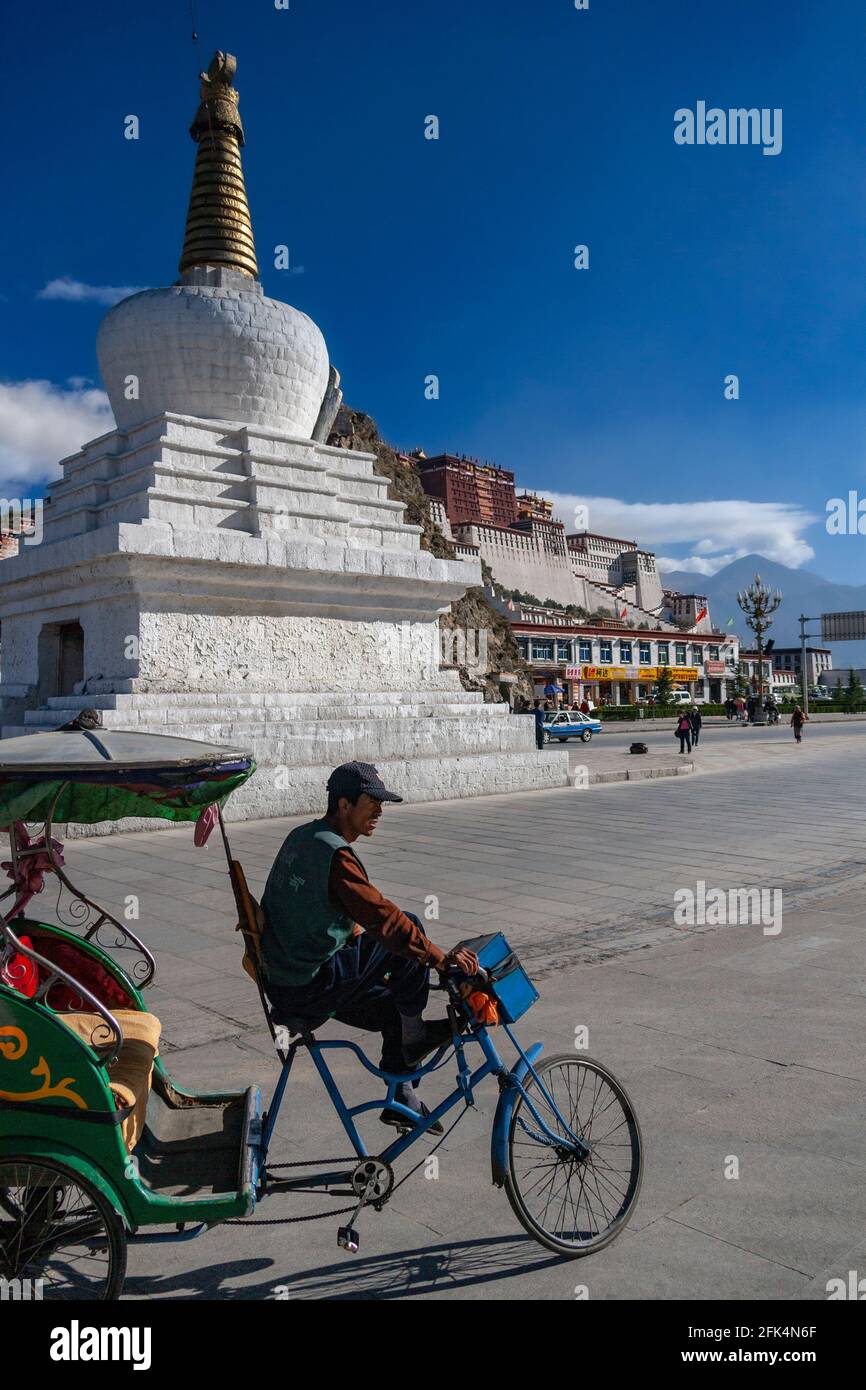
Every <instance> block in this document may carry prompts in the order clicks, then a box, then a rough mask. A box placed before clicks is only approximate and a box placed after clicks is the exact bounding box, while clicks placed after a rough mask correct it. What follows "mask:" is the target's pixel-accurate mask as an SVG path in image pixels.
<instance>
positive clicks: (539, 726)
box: [533, 700, 544, 748]
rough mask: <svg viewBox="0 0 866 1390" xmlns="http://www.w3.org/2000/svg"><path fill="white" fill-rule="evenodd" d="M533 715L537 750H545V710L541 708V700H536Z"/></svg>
mask: <svg viewBox="0 0 866 1390" xmlns="http://www.w3.org/2000/svg"><path fill="white" fill-rule="evenodd" d="M533 714H534V715H535V746H536V748H543V747H544V710H543V709H542V708H541V701H540V700H536V702H535V705H534V706H533Z"/></svg>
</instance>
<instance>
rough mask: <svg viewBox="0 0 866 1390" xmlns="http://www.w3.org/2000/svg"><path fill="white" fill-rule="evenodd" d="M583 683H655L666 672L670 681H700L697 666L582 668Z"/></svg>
mask: <svg viewBox="0 0 866 1390" xmlns="http://www.w3.org/2000/svg"><path fill="white" fill-rule="evenodd" d="M581 670H582V672H583V679H584V680H585V681H656V680H658V678H659V673H660V672H661V671H667V672H668V674H669V676H670V678H671V680H672V681H696V680H699V679H700V671H699V670H698V668H697V666H640V667H637V666H582V667H581Z"/></svg>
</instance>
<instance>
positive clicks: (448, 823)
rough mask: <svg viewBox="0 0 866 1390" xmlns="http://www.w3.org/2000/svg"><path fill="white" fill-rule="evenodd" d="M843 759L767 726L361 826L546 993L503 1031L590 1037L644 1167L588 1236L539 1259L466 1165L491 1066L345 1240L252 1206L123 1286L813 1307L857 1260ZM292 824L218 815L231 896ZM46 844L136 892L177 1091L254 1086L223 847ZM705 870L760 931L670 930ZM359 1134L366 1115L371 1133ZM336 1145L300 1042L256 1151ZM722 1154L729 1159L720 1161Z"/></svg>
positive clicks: (863, 978) (263, 1077) (487, 1103)
mask: <svg viewBox="0 0 866 1390" xmlns="http://www.w3.org/2000/svg"><path fill="white" fill-rule="evenodd" d="M813 732H814V731H813ZM864 735H866V728H864ZM864 751H866V739H864V740H863V741H861V738H860V737H854V736H849V737H848V738H846V739H845V740H844V746H842V741H841V740H839V741H837V740H836V739H835V738H834V737H833V736H832V734H831V733H830V731H829V730H828V731H827V732H826V733H821V734H819V735H817V736H815V737H814V738H813V739H812V740H810V743H809V745H808V746H804V747H803V748H802V749H795V748H794V746H793V745H792V744H789V743H787V742H786V744H785V752H786V754H787V757H784V756H782V754H781V745H780V753H779V755H778V756H774V757H773V760H772V764H768V762H767V760H766V759H763V760H758V761H755V762H754V763H750V762H749V760H748V759H745V760H741V759H740V757H739V755H738V757H737V764H738V765H737V766H736V767H735V768H733V769H732V768H731V766H730V760H729V762H728V770H727V771H715V772H706V773H704V774H703V775H696V776H693V777H686V778H676V779H669V780H651V781H647V782H644V783H638V784H635V785H633V786H628V787H626V786H607V787H597V788H595V789H594V790H593V791H592V792H591V793H587V794H585V795H583V794H581V793H580V792H579V791H576V790H574V789H571V788H568V789H562V790H556V791H547V792H537V793H528V794H524V795H521V796H516V797H487V798H482V799H478V800H474V801H461V802H452V803H435V804H426V805H420V806H400V807H391V808H389V809H388V811H387V813H386V815H385V817H384V818H383V823H382V825H381V826H380V828H379V829H378V830H377V832H376V835H375V837H374V838H373V839H372V840H371V841H369V842H368V843H366V844H364V845H363V847H362V850H361V852H362V856H363V858H364V860H365V862H366V863H367V866H368V869H369V870H370V873H371V876H372V877H373V879H374V881H376V882H377V883H378V884H379V885H380V886H381V887H382V888H383V889H384V890H385V891H386V892H388V893H389V894H390V895H392V896H393V897H395V898H396V899H397V900H398V901H399V902H401V903H402V904H403V905H404V906H405V907H407V908H410V909H412V908H414V909H416V910H421V911H422V915H423V906H424V902H425V899H427V901H428V908H429V907H432V906H433V905H434V904H433V898H432V896H431V895H435V897H436V898H437V899H438V904H437V906H438V913H439V920H438V921H436V920H430V921H429V927H428V929H429V932H430V934H431V936H434V938H435V939H437V940H438V941H440V942H441V943H442V944H443V945H444V946H446V947H447V946H450V945H452V944H453V943H454V942H456V941H458V940H459V939H461V938H462V937H466V936H472V935H476V934H479V933H481V932H487V931H493V930H495V929H497V928H502V929H504V930H505V932H506V933H507V935H508V937H509V940H510V941H511V943H512V945H514V946H515V947H516V948H517V949H518V950H519V951H520V953H521V956H522V957H523V958H524V960H525V961H526V963H527V965H528V967H529V969H530V971H531V973H532V974H533V976H534V978H535V979H536V981H537V983H538V985H539V988H540V991H541V996H542V997H541V1000H540V1002H539V1003H538V1004H537V1005H536V1006H535V1008H534V1009H533V1010H532V1011H531V1013H530V1014H529V1015H528V1016H527V1017H526V1018H525V1019H524V1020H522V1023H521V1025H519V1029H518V1031H519V1033H520V1035H521V1037H522V1038H523V1039H524V1041H533V1040H535V1038H540V1039H543V1040H544V1042H545V1050H546V1051H547V1052H548V1053H555V1052H571V1051H573V1049H574V1036H575V1028H576V1027H579V1026H586V1027H588V1029H589V1046H588V1051H589V1053H590V1055H594V1056H597V1057H599V1058H600V1059H602V1060H604V1061H605V1062H606V1063H608V1064H610V1065H611V1067H612V1068H613V1069H614V1071H615V1072H616V1073H617V1075H618V1076H619V1077H620V1078H621V1080H622V1081H623V1082H624V1084H625V1085H626V1087H627V1089H628V1091H629V1093H630V1095H631V1097H632V1100H633V1102H634V1104H635V1107H636V1109H637V1112H638V1115H639V1117H640V1120H641V1124H642V1127H643V1132H644V1141H645V1146H646V1171H645V1177H644V1186H643V1190H642V1193H641V1196H640V1201H639V1204H638V1206H637V1209H636V1212H635V1215H634V1217H633V1220H632V1222H631V1224H630V1225H629V1227H628V1228H627V1229H626V1231H625V1232H624V1233H623V1235H622V1236H621V1237H620V1238H619V1239H618V1240H617V1241H616V1242H614V1244H613V1245H612V1246H611V1247H609V1249H607V1250H605V1251H603V1252H601V1253H600V1254H599V1255H596V1256H593V1257H591V1258H590V1259H588V1260H583V1261H577V1262H563V1261H560V1260H558V1259H557V1258H555V1257H553V1256H551V1255H549V1254H548V1253H547V1252H545V1251H544V1250H542V1249H541V1248H540V1247H538V1246H536V1245H535V1244H534V1243H533V1242H532V1241H531V1240H530V1239H529V1238H528V1237H526V1236H524V1235H523V1233H522V1232H521V1231H520V1228H519V1227H518V1225H517V1222H516V1219H515V1217H514V1216H513V1214H512V1212H511V1210H510V1207H509V1206H508V1203H507V1200H506V1198H505V1196H504V1194H503V1193H501V1192H499V1191H497V1190H496V1189H494V1188H493V1187H492V1186H491V1184H490V1179H489V1161H488V1151H489V1132H490V1124H491V1120H492V1116H493V1111H494V1109H495V1104H496V1099H497V1092H496V1088H495V1086H493V1085H492V1084H491V1085H490V1086H488V1087H487V1088H486V1089H483V1090H482V1092H481V1094H480V1105H479V1109H478V1110H477V1111H475V1112H470V1113H469V1114H468V1115H467V1117H466V1118H465V1119H464V1120H463V1121H462V1122H461V1123H460V1124H459V1125H458V1127H457V1129H456V1130H455V1131H454V1134H453V1135H452V1136H451V1137H450V1138H449V1139H448V1140H446V1142H445V1144H444V1145H442V1147H441V1148H440V1149H439V1151H438V1157H439V1160H440V1163H439V1170H438V1177H425V1175H424V1171H423V1170H422V1171H420V1172H418V1173H416V1174H415V1175H414V1176H413V1177H412V1178H411V1179H410V1180H409V1182H407V1183H406V1184H405V1186H403V1187H401V1188H399V1190H398V1191H397V1192H396V1193H395V1195H394V1197H393V1199H392V1201H391V1202H390V1203H389V1205H388V1207H387V1208H386V1209H385V1211H384V1212H383V1213H382V1214H381V1215H376V1214H375V1213H369V1214H366V1215H365V1216H364V1217H363V1218H362V1221H361V1225H360V1229H361V1235H362V1246H361V1251H360V1253H359V1254H358V1255H357V1256H354V1257H351V1256H347V1255H344V1254H342V1252H339V1251H338V1250H337V1248H336V1226H337V1219H336V1218H335V1217H333V1216H329V1217H328V1219H326V1220H324V1221H316V1222H310V1223H306V1224H303V1225H298V1226H283V1225H274V1224H268V1223H270V1222H273V1221H274V1220H278V1219H279V1218H281V1217H283V1216H285V1215H289V1214H292V1215H300V1214H305V1213H307V1212H310V1211H315V1210H320V1209H321V1208H322V1206H323V1205H324V1204H325V1203H327V1201H328V1200H329V1199H327V1198H321V1197H320V1198H317V1199H316V1198H306V1197H299V1198H295V1199H286V1198H282V1197H279V1196H274V1197H273V1198H271V1199H270V1200H269V1201H268V1202H267V1203H265V1204H264V1205H263V1206H262V1207H261V1208H260V1211H259V1213H258V1216H259V1217H260V1218H261V1223H263V1224H257V1225H256V1226H255V1227H238V1226H234V1227H229V1228H222V1229H219V1230H215V1231H213V1232H210V1233H208V1234H207V1235H205V1236H203V1237H201V1238H200V1239H199V1240H196V1241H194V1242H191V1243H190V1244H186V1245H178V1246H173V1245H168V1246H144V1247H140V1248H137V1247H133V1248H132V1249H131V1251H130V1271H129V1278H128V1282H127V1294H128V1295H130V1296H133V1297H182V1298H189V1297H217V1298H250V1299H256V1298H267V1297H275V1296H280V1295H284V1294H285V1293H286V1292H287V1293H288V1295H289V1296H290V1297H292V1298H314V1297H318V1298H336V1299H344V1298H381V1299H392V1298H408V1297H427V1298H437V1299H438V1298H452V1299H453V1298H457V1299H487V1298H495V1299H522V1300H527V1299H540V1298H544V1299H563V1300H571V1299H573V1298H574V1296H575V1293H574V1291H575V1287H576V1286H577V1285H586V1286H587V1288H588V1290H589V1295H590V1297H591V1298H593V1299H599V1298H604V1299H618V1298H668V1299H690V1298H692V1299H703V1298H723V1299H747V1298H761V1299H790V1298H800V1297H805V1298H815V1299H821V1298H824V1297H826V1283H827V1280H828V1279H830V1278H833V1277H843V1278H844V1277H847V1272H848V1271H849V1270H851V1269H855V1270H859V1271H860V1274H861V1275H863V1274H866V1235H864V1230H866V1139H864V1127H866V1030H864V1028H863V1026H862V1024H863V1016H864V1009H866V968H864V963H863V933H864V927H866V898H864V894H863V890H864V887H866V851H864V847H863V846H864V831H866V807H864V804H863V797H862V785H863V773H862V769H863V758H864ZM773 752H774V754H775V750H773ZM768 766H770V768H771V771H770V772H769V773H768V770H767V769H768ZM294 823H295V822H288V821H286V822H273V821H271V822H262V823H259V824H250V823H246V824H243V825H239V826H235V827H233V828H232V841H233V845H234V849H235V852H236V854H237V855H238V857H239V858H240V859H241V860H242V862H243V863H244V864H245V866H246V868H247V872H248V875H249V877H250V879H251V884H252V887H253V890H254V891H256V890H261V887H262V885H263V882H264V878H265V875H266V873H267V869H268V867H269V865H270V863H271V860H272V857H273V854H274V852H275V850H276V848H277V846H278V844H279V843H280V841H281V839H282V838H283V836H284V835H285V833H286V832H287V830H288V829H289V828H290V826H291V825H292V824H294ZM68 863H69V871H70V873H71V874H72V877H73V879H74V880H75V881H80V882H81V883H82V886H85V887H86V888H87V890H88V891H89V892H90V893H92V894H93V895H94V896H96V897H97V899H101V898H103V897H105V898H106V899H107V900H108V901H109V902H110V903H111V904H113V905H114V906H115V907H121V906H122V905H123V899H124V896H125V895H126V894H128V893H134V894H137V895H138V897H139V899H140V906H141V923H140V929H141V933H142V935H143V936H144V938H145V939H146V940H147V942H148V943H149V944H150V945H151V946H152V947H153V948H154V949H155V950H156V953H157V959H158V964H159V974H158V982H157V984H156V985H155V986H154V988H153V990H152V991H150V994H149V997H150V1001H151V1007H152V1008H153V1009H154V1010H155V1011H156V1012H157V1013H158V1014H159V1015H160V1016H161V1018H162V1019H163V1022H164V1027H165V1038H166V1047H165V1052H166V1057H167V1061H168V1064H169V1067H170V1068H171V1070H172V1071H173V1073H174V1074H175V1075H176V1076H177V1077H178V1079H179V1080H180V1081H181V1083H182V1084H185V1085H190V1086H193V1087H222V1086H226V1085H232V1084H237V1085H238V1086H240V1085H245V1084H248V1083H249V1082H251V1081H253V1080H258V1081H259V1082H260V1083H261V1084H262V1086H263V1089H264V1090H265V1091H266V1092H267V1091H268V1090H269V1089H270V1087H271V1086H272V1085H273V1083H274V1080H275V1078H276V1074H277V1068H276V1064H275V1060H274V1059H273V1057H272V1054H271V1048H270V1040H269V1038H268V1035H267V1033H266V1031H265V1028H264V1024H263V1023H262V1022H260V1021H259V1018H258V1003H257V999H256V996H255V992H254V990H253V987H252V985H251V984H250V983H249V981H248V980H247V979H246V977H245V976H244V975H243V973H242V971H241V969H240V949H239V944H238V938H237V937H236V936H235V935H234V934H233V932H232V929H231V927H232V917H233V913H232V908H231V903H230V899H229V897H228V890H227V885H226V881H225V873H224V868H223V860H222V856H221V849H220V847H219V845H218V844H217V843H212V845H211V846H210V847H209V848H208V849H206V850H203V851H196V850H194V849H193V847H192V837H191V832H190V830H189V829H188V828H187V829H184V830H178V831H174V830H171V831H166V832H162V833H159V834H150V835H140V834H134V835H129V836H122V837H112V838H111V839H93V840H89V841H78V842H76V843H75V844H74V845H72V846H70V847H69V854H68ZM699 879H703V880H705V881H706V884H707V886H708V887H722V888H729V887H740V886H749V885H756V886H760V887H766V888H771V889H773V888H778V889H780V890H781V891H782V894H783V904H784V917H783V926H782V930H781V932H780V933H779V934H778V935H775V936H773V935H765V934H764V933H763V931H762V928H761V926H760V925H742V926H725V927H706V926H704V927H701V926H696V927H683V926H678V925H677V924H676V923H675V922H674V919H673V893H674V891H675V890H676V889H678V888H681V887H688V886H691V887H692V888H694V887H695V884H696V882H697V880H699ZM434 1001H435V996H434ZM438 1011H439V1010H438V1006H435V1003H434V1006H433V1007H432V1008H431V1012H434V1013H436V1012H438ZM358 1072H359V1068H358V1067H357V1065H353V1064H351V1063H348V1062H347V1063H344V1064H341V1067H340V1069H339V1074H340V1077H341V1080H342V1081H344V1082H345V1084H346V1087H347V1090H348V1094H349V1095H350V1096H351V1097H352V1098H353V1099H357V1098H359V1097H360V1096H361V1094H362V1093H363V1094H365V1095H366V1096H367V1097H369V1095H370V1092H369V1090H368V1088H367V1086H366V1085H365V1084H364V1080H363V1079H362V1078H359V1076H358ZM440 1085H441V1086H442V1088H443V1089H442V1091H441V1093H443V1094H444V1083H439V1082H437V1081H432V1082H431V1083H430V1085H429V1087H428V1089H427V1091H426V1092H425V1094H426V1095H427V1098H428V1099H429V1097H430V1096H436V1095H437V1094H440ZM378 1128H379V1126H378V1122H377V1121H375V1120H370V1121H369V1123H368V1124H367V1126H366V1129H365V1133H366V1134H367V1137H368V1139H369V1142H370V1144H371V1145H372V1146H376V1145H377V1143H379V1142H381V1141H379V1140H378V1139H377V1133H376V1131H377V1129H378ZM425 1143H426V1141H425ZM426 1151H427V1150H426V1148H424V1146H422V1145H419V1148H418V1151H417V1156H418V1157H419V1158H420V1157H422V1156H423V1153H424V1152H426ZM345 1153H346V1143H345V1139H344V1138H341V1136H340V1133H339V1131H338V1129H337V1127H336V1125H335V1122H334V1117H333V1113H332V1111H331V1109H330V1106H329V1105H328V1104H327V1102H326V1101H325V1099H324V1093H323V1090H322V1088H321V1085H320V1083H319V1081H318V1079H317V1078H316V1077H315V1075H314V1074H313V1071H312V1067H311V1065H310V1063H309V1062H308V1060H307V1059H306V1058H302V1059H301V1061H300V1063H299V1064H298V1065H297V1067H296V1074H293V1077H292V1080H291V1084H290V1087H289V1091H288V1094H287V1103H286V1106H285V1109H284V1111H283V1120H282V1132H281V1133H280V1135H279V1139H278V1142H277V1145H276V1151H275V1153H274V1157H275V1159H295V1158H298V1157H301V1156H303V1157H312V1156H328V1155H333V1156H337V1155H344V1154H345ZM733 1159H736V1160H737V1162H738V1164H739V1177H738V1178H726V1177H725V1170H726V1165H727V1166H728V1168H730V1166H731V1164H732V1160H733ZM408 1166H409V1165H408V1164H405V1166H404V1168H403V1169H401V1173H402V1172H404V1171H406V1168H407V1167H408ZM398 1176H399V1174H398ZM331 1200H332V1199H331ZM336 1205H342V1203H341V1202H338V1203H337V1204H336ZM326 1210H327V1208H326Z"/></svg>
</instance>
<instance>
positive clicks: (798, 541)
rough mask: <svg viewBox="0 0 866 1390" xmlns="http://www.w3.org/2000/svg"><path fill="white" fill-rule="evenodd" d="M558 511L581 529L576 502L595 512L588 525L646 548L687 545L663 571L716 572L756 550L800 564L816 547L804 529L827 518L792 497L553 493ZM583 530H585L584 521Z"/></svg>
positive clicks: (663, 561) (662, 563)
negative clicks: (637, 498) (656, 498)
mask: <svg viewBox="0 0 866 1390" xmlns="http://www.w3.org/2000/svg"><path fill="white" fill-rule="evenodd" d="M549 495H550V496H551V497H552V498H553V503H554V512H555V515H556V516H557V517H558V518H559V520H560V521H563V522H565V527H566V530H572V529H575V527H574V515H575V508H576V507H584V508H587V509H588V512H589V524H588V527H587V529H588V530H590V531H597V532H600V533H601V534H602V535H609V536H618V537H621V538H622V539H624V540H635V541H637V542H638V544H639V545H640V546H642V547H643V548H644V549H645V550H655V551H657V552H658V551H660V550H661V549H662V548H665V549H667V548H668V547H671V546H676V547H682V550H683V553H682V555H680V556H671V555H670V554H667V555H664V556H662V555H661V554H659V556H658V560H657V563H658V567H659V569H660V570H662V572H664V571H666V570H667V571H670V570H675V569H679V570H688V571H690V572H692V573H694V574H704V575H710V574H715V573H716V571H717V570H720V569H722V567H723V566H724V565H727V564H730V562H731V561H732V560H738V559H739V558H740V557H741V556H743V555H751V554H753V553H756V554H759V555H765V556H766V557H767V559H768V560H775V561H777V562H778V564H780V565H788V566H790V568H791V569H799V568H800V566H801V565H804V564H806V563H807V562H808V561H809V560H812V559H813V558H814V555H815V552H814V550H813V549H812V547H811V546H810V545H809V543H808V542H807V541H806V540H804V539H803V532H804V531H805V530H806V529H807V528H808V527H809V526H812V525H814V524H815V522H817V521H820V520H822V518H821V517H819V516H817V515H815V514H813V513H811V512H807V511H805V510H804V509H803V508H802V507H799V506H797V505H796V504H794V503H788V502H746V501H741V500H738V499H734V498H729V499H727V500H721V501H716V502H623V501H621V500H620V499H619V498H616V497H588V496H577V495H571V494H568V493H551V494H549ZM577 529H583V527H582V526H579V527H578V528H577Z"/></svg>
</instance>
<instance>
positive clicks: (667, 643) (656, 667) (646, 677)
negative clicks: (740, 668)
mask: <svg viewBox="0 0 866 1390" xmlns="http://www.w3.org/2000/svg"><path fill="white" fill-rule="evenodd" d="M510 618H511V624H512V629H513V632H514V636H515V638H516V640H517V645H518V647H519V649H520V652H521V654H522V655H523V657H524V659H525V660H526V662H527V663H528V665H529V666H530V667H531V669H532V675H533V681H534V684H535V691H536V695H537V696H539V697H541V696H542V695H543V693H544V687H545V686H546V685H547V684H549V683H551V682H554V681H555V682H558V684H559V685H561V686H562V687H563V689H564V695H563V700H564V701H565V702H567V703H573V702H574V701H578V702H579V701H581V700H583V699H589V700H591V701H593V703H595V704H597V705H605V704H612V705H627V704H635V703H637V702H638V701H645V700H650V699H651V698H652V695H653V692H654V689H655V686H656V682H657V681H658V679H659V674H660V671H661V670H662V669H663V668H664V669H666V670H667V672H668V674H669V676H670V679H671V684H672V685H673V687H674V689H680V690H687V691H688V692H689V694H690V695H692V696H693V697H694V698H695V699H696V700H700V701H707V702H710V703H713V704H717V703H721V702H722V701H724V700H725V699H726V698H727V696H728V695H729V694H731V693H732V691H733V686H734V681H735V679H736V676H737V665H738V661H739V641H738V639H737V638H736V637H728V636H724V635H723V634H721V633H710V634H707V633H683V634H682V635H681V636H678V635H676V634H672V633H671V632H669V631H664V630H661V629H656V630H653V629H640V628H638V629H635V628H630V627H627V626H626V625H625V624H624V623H622V624H618V623H617V622H616V621H615V620H613V619H611V620H609V621H606V620H604V619H599V620H597V621H595V622H590V623H575V621H574V619H573V618H570V617H568V616H567V615H566V614H557V613H555V612H551V611H550V610H547V609H543V608H538V609H532V608H530V607H528V606H527V605H521V606H520V608H519V609H517V608H516V609H515V611H514V612H513V613H511V614H510Z"/></svg>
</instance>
